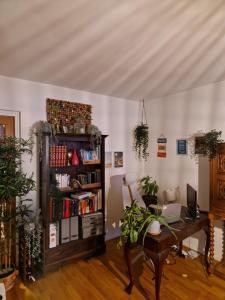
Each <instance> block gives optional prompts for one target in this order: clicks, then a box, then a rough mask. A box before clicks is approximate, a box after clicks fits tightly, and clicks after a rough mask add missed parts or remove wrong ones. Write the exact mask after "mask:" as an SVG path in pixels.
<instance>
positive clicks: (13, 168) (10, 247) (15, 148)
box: [0, 137, 35, 278]
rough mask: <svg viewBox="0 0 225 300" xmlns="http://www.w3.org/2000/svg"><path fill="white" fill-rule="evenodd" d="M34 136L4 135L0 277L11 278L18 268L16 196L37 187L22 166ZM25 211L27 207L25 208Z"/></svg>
mask: <svg viewBox="0 0 225 300" xmlns="http://www.w3.org/2000/svg"><path fill="white" fill-rule="evenodd" d="M31 146H32V142H31V140H24V139H19V138H15V137H1V138H0V178H1V181H0V277H1V278H4V277H6V278H8V276H10V274H11V273H13V272H14V270H15V264H16V255H15V246H16V245H15V241H16V228H17V227H16V222H17V217H18V211H17V207H16V197H18V198H17V199H19V200H21V201H25V200H28V199H25V196H26V195H27V194H28V193H29V192H30V191H32V190H34V188H35V182H34V180H33V178H32V175H30V176H29V175H27V174H26V173H25V172H24V171H23V170H22V156H23V155H25V154H31V153H32V152H31ZM23 213H24V214H25V213H26V211H25V210H23Z"/></svg>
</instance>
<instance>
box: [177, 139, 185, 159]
mask: <svg viewBox="0 0 225 300" xmlns="http://www.w3.org/2000/svg"><path fill="white" fill-rule="evenodd" d="M177 154H178V155H187V140H186V139H179V140H177Z"/></svg>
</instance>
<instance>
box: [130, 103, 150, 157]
mask: <svg viewBox="0 0 225 300" xmlns="http://www.w3.org/2000/svg"><path fill="white" fill-rule="evenodd" d="M148 142H149V131H148V124H147V119H146V112H145V106H144V100H143V101H142V119H141V123H140V124H138V125H137V126H136V127H135V128H134V144H133V148H134V151H135V152H136V155H137V158H138V159H139V160H141V159H144V160H147V158H148V157H149V152H148Z"/></svg>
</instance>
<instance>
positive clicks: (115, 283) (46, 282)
mask: <svg viewBox="0 0 225 300" xmlns="http://www.w3.org/2000/svg"><path fill="white" fill-rule="evenodd" d="M116 242H117V241H116V240H111V241H108V242H107V252H106V254H105V255H103V256H101V257H96V258H92V259H90V260H88V261H84V260H81V261H77V262H74V263H73V264H70V265H67V266H64V267H63V268H61V269H60V270H58V271H56V272H53V273H48V274H47V275H46V276H45V277H44V278H42V279H40V280H38V281H37V282H36V283H32V284H30V285H29V286H28V287H27V288H25V289H24V288H23V286H22V285H21V284H20V282H17V284H16V286H15V287H14V288H13V289H12V290H10V291H9V292H7V300H22V299H23V300H24V299H26V300H34V299H35V300H73V299H74V300H77V299H82V300H87V299H91V300H102V299H107V300H117V299H119V300H123V299H124V300H125V299H129V300H139V299H140V300H141V299H155V297H154V280H152V277H153V273H152V271H151V269H150V268H149V266H148V265H147V264H146V262H145V263H143V264H142V263H141V260H139V261H138V262H136V263H135V268H136V274H137V275H138V274H142V275H141V276H140V280H139V282H138V280H137V282H136V285H135V287H134V288H133V291H132V294H131V295H128V294H126V292H125V291H124V288H125V287H126V285H127V284H128V277H127V269H126V265H125V262H124V260H123V252H122V250H118V249H117V247H116ZM200 260H201V259H200V258H197V259H191V258H185V259H182V258H176V263H175V264H173V265H165V266H164V276H163V278H162V285H161V300H168V299H169V300H181V299H182V300H184V299H187V300H190V299H195V300H222V299H223V300H225V281H224V280H222V279H220V278H218V277H216V276H214V275H212V276H210V277H209V278H208V277H207V275H206V273H205V271H204V268H203V266H202V264H201V262H200ZM170 262H171V263H172V262H173V260H172V258H170ZM182 274H186V275H187V277H183V276H182ZM137 277H138V276H137Z"/></svg>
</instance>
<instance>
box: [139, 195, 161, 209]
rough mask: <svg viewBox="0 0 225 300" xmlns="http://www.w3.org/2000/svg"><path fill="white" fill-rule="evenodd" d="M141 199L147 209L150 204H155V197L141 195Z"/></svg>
mask: <svg viewBox="0 0 225 300" xmlns="http://www.w3.org/2000/svg"><path fill="white" fill-rule="evenodd" d="M142 199H143V201H144V203H145V205H146V207H149V205H150V204H157V196H155V195H154V196H153V195H151V196H148V195H143V196H142Z"/></svg>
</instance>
